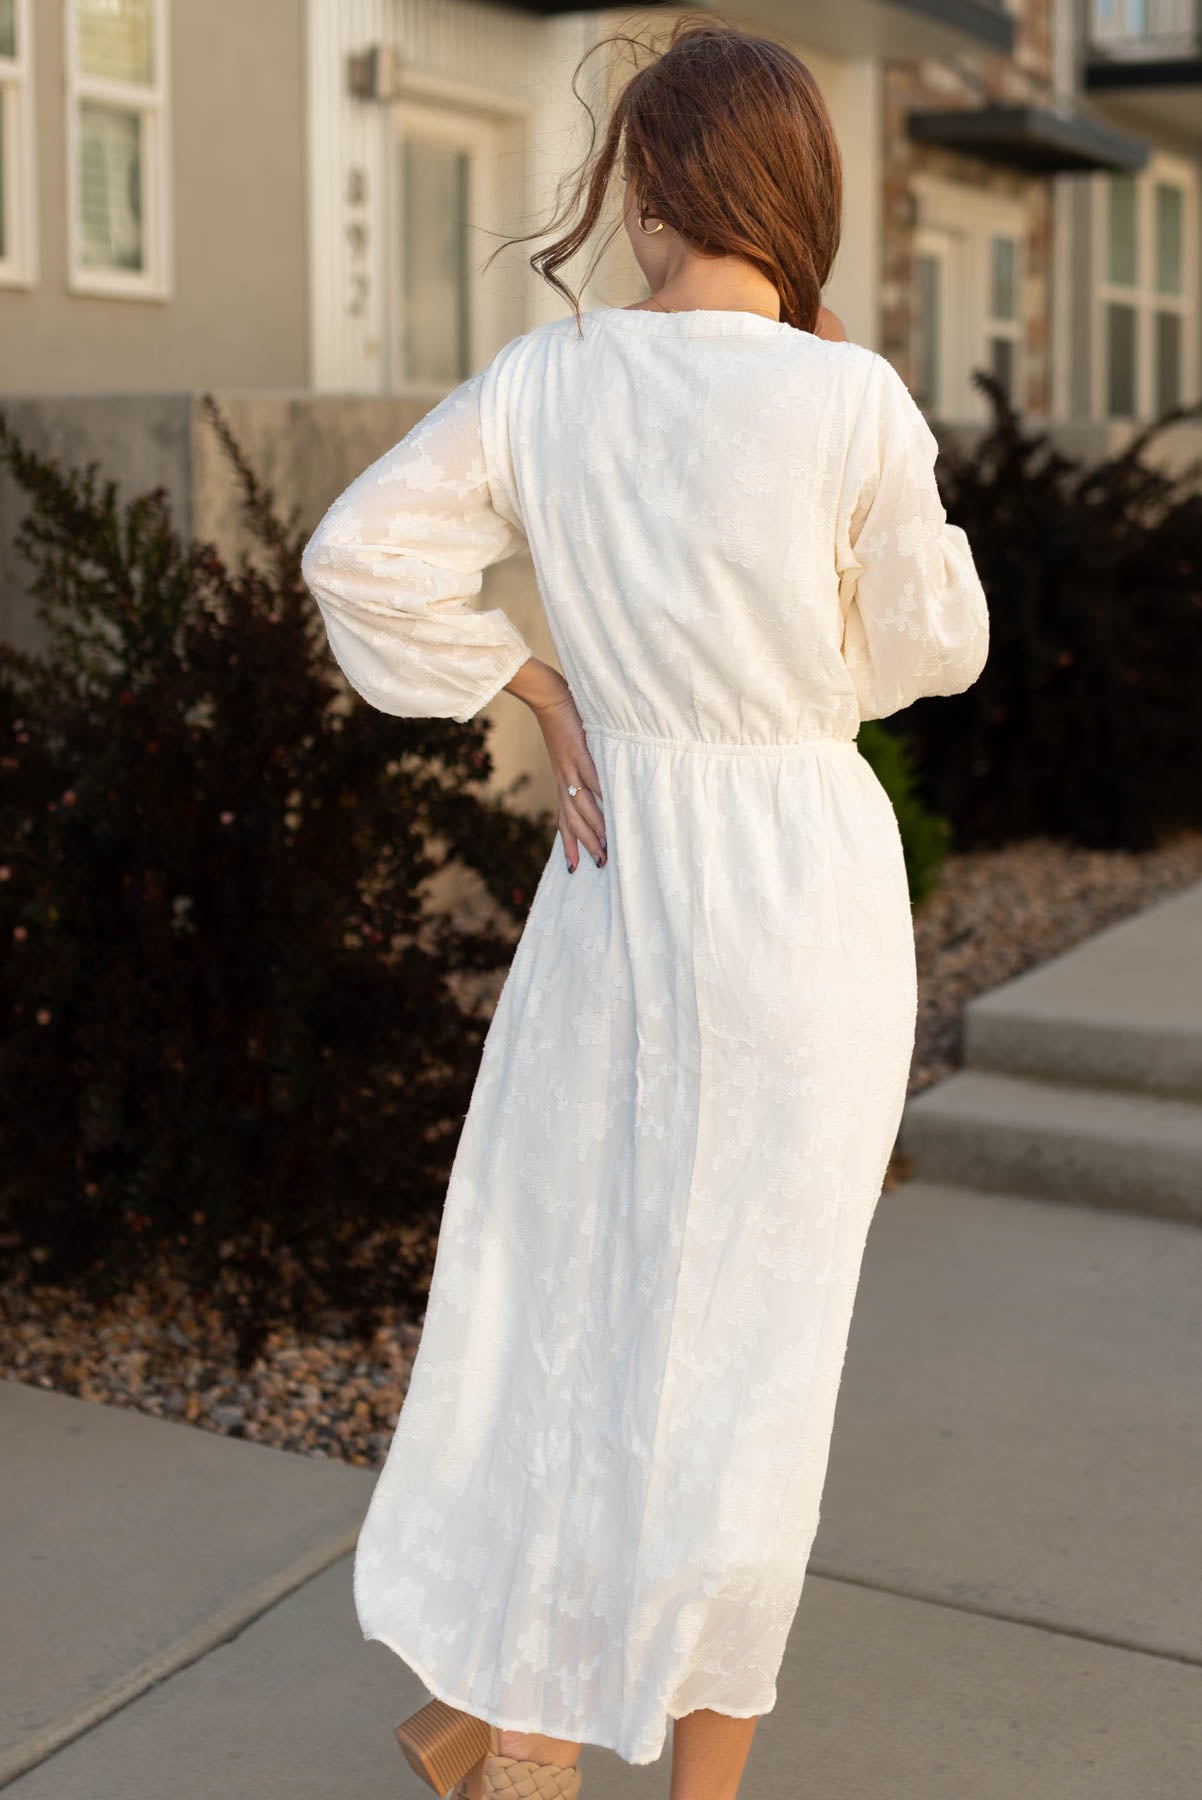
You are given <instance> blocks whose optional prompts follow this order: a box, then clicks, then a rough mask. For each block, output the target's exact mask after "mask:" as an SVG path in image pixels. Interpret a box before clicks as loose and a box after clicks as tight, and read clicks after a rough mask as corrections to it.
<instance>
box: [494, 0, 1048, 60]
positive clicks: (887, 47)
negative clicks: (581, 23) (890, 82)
mask: <svg viewBox="0 0 1202 1800" xmlns="http://www.w3.org/2000/svg"><path fill="white" fill-rule="evenodd" d="M502 3H503V4H506V5H510V6H512V5H514V4H516V5H518V6H519V7H520V9H521V10H522V11H524V12H536V13H542V14H544V15H554V14H557V13H565V12H594V11H602V10H606V9H608V8H609V7H612V5H613V0H502ZM644 3H645V4H647V5H649V6H651V7H654V6H656V5H658V4H663V5H666V6H669V7H670V6H672V5H673V4H675V3H676V0H644ZM687 3H688V0H686V4H687ZM693 4H694V5H695V6H696V7H697V8H698V10H700V11H702V12H704V11H706V10H708V9H709V8H710V7H711V6H717V7H719V9H720V10H721V12H722V14H723V16H724V17H725V18H729V19H730V20H731V21H732V22H733V23H734V24H743V23H746V24H748V25H749V26H750V27H752V28H753V29H754V28H755V27H756V26H758V25H763V26H766V27H768V28H770V29H775V30H778V31H781V32H782V33H787V34H788V36H789V39H790V41H791V42H796V43H799V44H802V45H809V46H812V47H813V48H814V49H815V50H822V51H825V52H826V53H827V54H828V55H832V56H856V57H863V56H886V57H904V58H910V57H915V56H936V57H938V56H956V55H959V54H962V53H963V52H964V51H966V50H991V51H996V52H997V53H998V54H999V55H1002V56H1008V55H1010V54H1011V53H1012V51H1013V49H1014V30H1015V27H1014V15H1013V13H1011V12H1010V11H1009V9H1008V8H1007V7H1006V6H1005V4H1004V3H1003V0H835V4H833V5H832V4H830V0H733V4H726V5H723V4H722V0H693Z"/></svg>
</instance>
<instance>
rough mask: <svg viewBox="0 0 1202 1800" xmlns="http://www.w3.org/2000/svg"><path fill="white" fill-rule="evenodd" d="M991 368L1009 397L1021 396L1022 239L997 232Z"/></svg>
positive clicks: (989, 327)
mask: <svg viewBox="0 0 1202 1800" xmlns="http://www.w3.org/2000/svg"><path fill="white" fill-rule="evenodd" d="M985 329H986V335H987V337H988V340H989V365H988V366H989V370H990V373H991V374H992V375H994V376H995V377H996V379H997V380H998V381H999V382H1000V383H1001V387H1002V391H1003V393H1005V395H1006V397H1007V399H1009V400H1011V401H1014V400H1015V399H1016V398H1017V394H1016V390H1015V377H1016V374H1017V369H1018V350H1019V332H1020V326H1019V318H1018V239H1017V238H1015V237H1010V236H1009V235H1007V234H1005V233H1002V232H995V233H994V234H993V236H992V237H991V238H990V240H989V312H988V318H987V320H986V326H985Z"/></svg>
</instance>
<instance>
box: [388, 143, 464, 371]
mask: <svg viewBox="0 0 1202 1800" xmlns="http://www.w3.org/2000/svg"><path fill="white" fill-rule="evenodd" d="M401 156H402V200H401V204H402V206H403V208H404V211H403V213H402V225H403V231H404V239H403V246H402V255H403V264H404V281H403V293H402V303H403V306H404V336H405V357H404V365H405V374H406V375H407V376H408V377H409V378H410V379H411V380H419V381H461V380H463V379H464V378H465V377H466V376H467V375H469V374H470V373H471V371H470V369H469V367H468V353H469V346H468V277H467V178H468V156H467V153H466V152H465V151H463V150H457V149H455V148H454V146H453V145H448V144H428V143H423V142H422V141H421V140H420V139H418V138H409V139H407V140H406V141H405V144H404V145H403V147H402V152H401Z"/></svg>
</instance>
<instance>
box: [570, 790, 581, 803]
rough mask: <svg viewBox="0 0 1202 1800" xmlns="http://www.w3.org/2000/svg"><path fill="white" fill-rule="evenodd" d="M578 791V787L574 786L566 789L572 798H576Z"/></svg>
mask: <svg viewBox="0 0 1202 1800" xmlns="http://www.w3.org/2000/svg"><path fill="white" fill-rule="evenodd" d="M579 792H580V789H579V788H576V787H570V788H569V789H568V793H569V794H570V795H571V797H572V799H573V800H574V799H575V798H576V796H577V794H578V793H579Z"/></svg>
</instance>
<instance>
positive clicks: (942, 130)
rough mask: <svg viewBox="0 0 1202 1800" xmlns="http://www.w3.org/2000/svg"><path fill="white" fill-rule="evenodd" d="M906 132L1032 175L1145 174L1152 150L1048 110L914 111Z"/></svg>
mask: <svg viewBox="0 0 1202 1800" xmlns="http://www.w3.org/2000/svg"><path fill="white" fill-rule="evenodd" d="M907 128H908V130H909V133H910V136H911V138H912V139H913V140H914V142H915V143H916V144H934V145H937V146H938V147H939V148H940V149H942V150H958V151H960V152H961V154H962V155H965V156H977V157H980V158H981V159H982V160H983V161H985V162H992V163H1002V164H1004V165H1005V167H1006V168H1009V169H1020V170H1022V171H1024V172H1025V173H1027V174H1031V175H1073V174H1088V173H1092V172H1095V171H1097V170H1109V171H1112V172H1114V173H1117V174H1129V173H1131V172H1133V171H1134V170H1136V169H1142V168H1143V166H1144V164H1145V163H1146V162H1147V160H1148V146H1147V144H1146V143H1144V141H1143V139H1142V138H1137V137H1133V136H1131V135H1130V133H1128V132H1126V131H1117V130H1115V128H1114V127H1113V126H1110V125H1103V124H1101V123H1100V122H1099V121H1098V120H1097V119H1090V118H1086V117H1085V116H1084V115H1083V114H1081V113H1071V112H1070V113H1062V112H1056V111H1054V110H1053V109H1052V108H1051V107H1049V106H1000V105H999V106H974V107H945V108H941V109H940V110H939V111H937V112H912V113H911V114H910V115H909V118H908V120H907Z"/></svg>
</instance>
